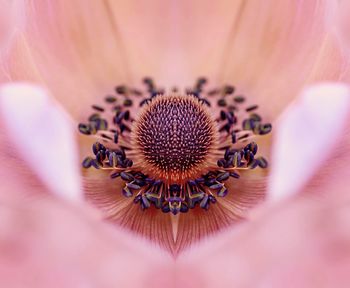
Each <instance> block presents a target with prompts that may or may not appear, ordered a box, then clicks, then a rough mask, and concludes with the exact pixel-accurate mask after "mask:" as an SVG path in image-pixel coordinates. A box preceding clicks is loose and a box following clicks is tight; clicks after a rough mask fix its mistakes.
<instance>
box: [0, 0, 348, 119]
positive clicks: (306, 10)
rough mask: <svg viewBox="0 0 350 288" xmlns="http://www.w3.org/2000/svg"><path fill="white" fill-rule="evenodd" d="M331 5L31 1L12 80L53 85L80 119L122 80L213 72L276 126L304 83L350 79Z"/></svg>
mask: <svg viewBox="0 0 350 288" xmlns="http://www.w3.org/2000/svg"><path fill="white" fill-rule="evenodd" d="M325 9H326V6H325V5H323V3H321V4H320V3H319V1H317V0H310V1H301V0H299V1H293V0H289V1H286V2H283V3H278V4H276V3H275V2H274V1H273V0H269V2H268V3H266V2H261V3H260V2H251V3H250V2H249V3H246V2H245V1H243V2H236V1H231V2H230V1H225V0H223V1H218V2H215V5H214V6H213V5H212V1H209V0H205V1H185V0H181V1H170V2H169V1H165V2H164V1H158V0H153V1H148V2H147V3H142V2H140V1H126V2H123V3H121V2H119V1H117V2H116V1H108V2H96V1H82V0H79V1H74V2H72V1H65V0H60V1H54V2H52V1H46V0H35V1H33V0H31V1H27V2H26V15H27V18H28V19H27V25H26V29H25V31H24V33H23V35H21V37H18V39H17V42H16V46H15V49H13V51H12V55H11V59H10V61H9V65H8V69H7V70H6V74H7V76H9V77H10V78H11V79H15V80H16V79H19V80H28V79H30V80H35V81H39V82H45V84H47V85H48V86H49V87H50V91H52V93H53V95H54V96H55V97H57V99H59V101H60V102H61V103H62V104H63V105H64V106H65V107H66V109H67V110H68V111H69V112H72V113H75V115H76V117H78V115H79V116H80V115H82V114H84V113H85V109H86V108H85V107H87V106H88V105H89V104H90V103H91V102H92V101H93V100H92V99H96V98H99V97H103V96H104V95H105V94H106V93H111V92H113V87H114V85H115V84H116V83H121V82H127V83H128V84H134V83H140V82H139V80H140V77H143V76H145V75H148V74H149V75H151V76H154V77H155V78H156V79H158V80H159V81H160V85H166V87H167V88H169V87H171V86H172V85H180V86H185V85H190V84H192V83H193V81H194V78H196V77H198V76H200V75H204V76H209V77H210V78H211V79H213V80H214V82H216V83H217V82H220V83H221V82H233V84H235V85H236V86H237V87H238V93H245V94H247V96H249V97H250V98H254V99H257V100H258V102H259V103H258V104H263V103H264V102H266V101H270V100H271V99H273V100H274V105H268V106H267V107H265V114H267V115H268V117H269V118H270V119H267V120H271V119H272V118H274V117H275V115H278V113H279V112H281V111H282V110H283V108H284V106H285V105H286V103H288V102H289V101H291V99H293V98H294V96H295V95H296V92H297V91H299V90H300V89H301V87H302V86H303V85H304V83H305V81H306V80H305V79H307V81H314V80H315V79H316V80H320V79H322V80H324V79H326V80H332V79H339V78H341V77H343V78H346V77H348V75H344V61H343V59H342V58H341V56H340V53H339V51H338V50H337V49H336V48H334V47H333V42H331V41H330V40H329V37H327V31H326V29H324V25H323V24H324V12H325ZM159 15H161V17H159ZM91 19H95V21H91ZM0 76H1V75H0ZM286 79H288V80H286ZM265 106H266V105H265Z"/></svg>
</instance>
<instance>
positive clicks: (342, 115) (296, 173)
mask: <svg viewBox="0 0 350 288" xmlns="http://www.w3.org/2000/svg"><path fill="white" fill-rule="evenodd" d="M349 109H350V90H349V87H348V86H346V85H342V84H332V83H324V84H319V85H316V86H312V87H310V88H308V89H305V90H304V91H303V92H302V94H301V96H300V98H299V99H298V100H297V101H296V102H295V103H293V104H292V105H290V107H289V108H288V109H287V110H286V111H285V112H284V114H283V115H282V116H281V117H280V119H278V120H277V122H276V123H277V126H276V127H275V136H274V145H273V150H272V151H273V152H272V159H271V162H272V168H271V176H270V185H269V186H270V187H269V192H268V196H269V198H270V201H279V200H281V199H284V198H286V197H289V196H291V195H293V194H295V193H297V192H299V191H300V189H301V188H302V187H303V186H304V185H305V184H306V183H307V182H308V180H310V178H311V177H312V176H313V175H314V174H315V172H316V171H317V170H318V169H320V168H321V165H322V164H323V163H324V161H325V160H326V159H328V157H329V156H330V155H332V153H333V150H334V148H335V144H337V143H338V140H339V139H340V136H341V135H342V133H343V131H344V127H345V125H346V122H345V120H346V117H347V116H348V115H349V113H348V112H349Z"/></svg>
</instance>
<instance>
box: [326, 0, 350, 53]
mask: <svg viewBox="0 0 350 288" xmlns="http://www.w3.org/2000/svg"><path fill="white" fill-rule="evenodd" d="M327 4H328V7H327V14H326V16H327V17H326V24H327V26H328V27H329V29H330V30H331V31H333V32H334V34H335V35H336V37H337V38H338V40H339V43H340V45H341V48H342V49H343V50H344V52H345V53H347V54H348V55H347V58H348V57H349V56H350V55H349V54H350V36H349V32H350V18H349V15H350V3H349V2H348V1H331V0H329V1H327Z"/></svg>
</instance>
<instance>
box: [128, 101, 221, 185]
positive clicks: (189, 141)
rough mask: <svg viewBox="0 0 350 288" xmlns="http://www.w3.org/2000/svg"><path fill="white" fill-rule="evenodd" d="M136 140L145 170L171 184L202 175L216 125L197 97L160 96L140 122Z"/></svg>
mask: <svg viewBox="0 0 350 288" xmlns="http://www.w3.org/2000/svg"><path fill="white" fill-rule="evenodd" d="M134 127H135V128H134V130H135V131H134V133H135V142H136V145H137V147H138V149H139V151H140V155H142V157H143V159H144V161H145V165H144V166H145V170H148V171H149V172H150V174H152V176H154V177H157V178H160V179H162V180H164V181H165V182H168V183H176V181H180V182H183V181H184V180H186V179H188V178H190V177H196V176H199V175H198V172H199V173H200V172H202V173H203V171H201V169H200V167H201V165H203V164H204V163H205V162H206V160H207V157H208V155H209V154H210V152H211V151H212V150H213V145H214V144H215V136H216V133H217V131H216V129H215V128H216V127H215V123H214V121H213V120H212V118H211V116H210V114H209V113H208V112H207V111H206V109H205V107H204V106H203V105H202V104H201V103H200V102H199V101H198V99H197V98H195V97H193V96H187V95H186V96H181V95H169V96H158V97H156V98H155V99H154V100H153V101H152V102H151V103H150V104H149V105H148V106H147V107H145V110H144V111H143V113H142V114H141V116H140V117H139V119H138V120H137V121H136V125H135V126H134Z"/></svg>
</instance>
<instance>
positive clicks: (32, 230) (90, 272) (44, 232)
mask: <svg viewBox="0 0 350 288" xmlns="http://www.w3.org/2000/svg"><path fill="white" fill-rule="evenodd" d="M22 188H23V189H26V187H22ZM0 205H1V209H0V251H1V257H0V278H1V281H0V282H1V285H2V286H3V287H28V288H31V287H33V288H34V287H35V288H44V287H45V288H46V287H52V288H55V287H65V288H66V287H67V288H77V287H79V288H80V287H165V285H166V284H168V283H172V281H173V280H174V279H173V278H174V277H173V275H174V274H173V270H172V269H171V268H172V267H173V262H172V259H171V258H170V256H169V255H166V254H164V253H163V252H161V251H160V250H158V249H156V248H154V247H152V245H151V244H150V243H148V242H146V241H142V240H140V239H138V238H135V237H133V236H132V235H129V234H127V233H125V231H124V232H123V231H120V230H119V229H116V228H113V229H111V228H110V227H108V226H106V225H104V224H103V223H102V222H101V220H100V219H96V217H93V215H92V213H91V211H87V210H86V209H83V208H81V207H77V205H74V207H72V206H69V205H67V202H63V201H62V202H61V201H59V200H57V199H53V198H43V199H40V200H38V199H34V200H33V199H32V201H30V202H29V201H27V202H26V201H17V202H12V203H11V202H3V201H0Z"/></svg>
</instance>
